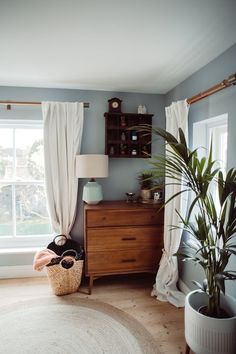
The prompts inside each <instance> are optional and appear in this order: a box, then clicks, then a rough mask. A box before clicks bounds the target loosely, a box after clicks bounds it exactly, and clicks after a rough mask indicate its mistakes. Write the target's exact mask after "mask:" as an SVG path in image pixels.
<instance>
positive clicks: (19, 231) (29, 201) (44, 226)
mask: <svg viewBox="0 0 236 354" xmlns="http://www.w3.org/2000/svg"><path fill="white" fill-rule="evenodd" d="M51 232H52V230H51V226H50V222H49V217H48V212H47V208H46V197H45V192H44V186H40V185H30V184H28V185H24V186H19V185H18V186H16V235H45V234H50V233H51Z"/></svg>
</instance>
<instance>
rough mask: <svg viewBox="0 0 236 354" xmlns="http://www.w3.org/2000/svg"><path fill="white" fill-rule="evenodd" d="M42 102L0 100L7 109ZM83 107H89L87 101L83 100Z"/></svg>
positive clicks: (35, 104)
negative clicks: (12, 106)
mask: <svg viewBox="0 0 236 354" xmlns="http://www.w3.org/2000/svg"><path fill="white" fill-rule="evenodd" d="M41 103H42V102H21V101H0V105H6V106H7V110H10V109H11V105H16V106H37V105H41ZM84 108H89V103H88V102H84Z"/></svg>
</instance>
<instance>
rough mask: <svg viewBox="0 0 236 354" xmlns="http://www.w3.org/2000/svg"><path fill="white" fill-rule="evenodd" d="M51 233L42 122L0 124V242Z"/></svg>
mask: <svg viewBox="0 0 236 354" xmlns="http://www.w3.org/2000/svg"><path fill="white" fill-rule="evenodd" d="M51 233H52V229H51V225H50V220H49V215H48V211H47V203H46V196H45V184H44V157H43V126H42V123H41V122H37V121H36V122H35V121H32V122H29V121H26V122H23V121H20V122H19V121H17V122H15V121H8V122H0V241H1V240H3V239H5V242H7V239H10V240H11V241H13V242H14V240H15V241H16V240H17V238H18V239H19V238H20V237H21V238H27V239H28V241H29V238H31V239H32V238H33V237H34V241H35V238H37V236H38V237H40V236H46V235H49V234H51Z"/></svg>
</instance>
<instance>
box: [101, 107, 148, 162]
mask: <svg viewBox="0 0 236 354" xmlns="http://www.w3.org/2000/svg"><path fill="white" fill-rule="evenodd" d="M104 117H105V119H106V134H105V138H106V142H105V150H106V151H105V153H106V155H108V156H109V157H116V158H117V157H124V158H140V157H142V158H147V157H150V155H151V151H152V144H151V135H147V134H142V133H141V132H138V131H135V130H133V129H132V127H135V126H138V125H141V124H149V125H152V117H153V114H138V113H116V112H114V113H110V112H106V113H104Z"/></svg>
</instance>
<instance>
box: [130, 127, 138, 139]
mask: <svg viewBox="0 0 236 354" xmlns="http://www.w3.org/2000/svg"><path fill="white" fill-rule="evenodd" d="M131 140H132V141H137V140H138V134H137V132H136V131H135V130H133V131H132V132H131Z"/></svg>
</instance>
